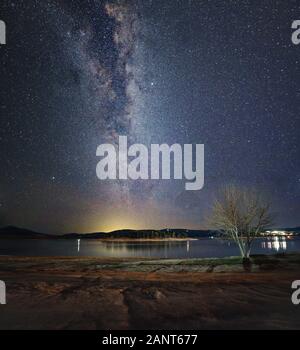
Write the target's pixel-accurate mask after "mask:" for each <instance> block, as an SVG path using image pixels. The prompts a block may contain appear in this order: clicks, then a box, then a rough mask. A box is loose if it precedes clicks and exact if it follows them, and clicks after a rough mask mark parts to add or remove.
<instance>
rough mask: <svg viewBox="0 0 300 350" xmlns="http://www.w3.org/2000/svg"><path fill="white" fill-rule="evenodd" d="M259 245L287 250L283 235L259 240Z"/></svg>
mask: <svg viewBox="0 0 300 350" xmlns="http://www.w3.org/2000/svg"><path fill="white" fill-rule="evenodd" d="M261 247H262V248H263V249H268V250H275V251H277V252H278V251H279V250H283V251H286V250H287V241H286V238H285V237H270V238H267V241H263V242H261Z"/></svg>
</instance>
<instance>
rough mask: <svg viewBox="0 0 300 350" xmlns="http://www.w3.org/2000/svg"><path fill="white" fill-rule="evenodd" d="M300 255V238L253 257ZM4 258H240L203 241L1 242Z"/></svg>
mask: <svg viewBox="0 0 300 350" xmlns="http://www.w3.org/2000/svg"><path fill="white" fill-rule="evenodd" d="M280 252H300V237H297V238H285V237H273V238H259V239H257V240H256V241H255V242H254V245H253V249H252V254H274V253H280ZM0 255H13V256H86V257H106V258H111V257H112V258H130V257H135V258H137V257H139V258H143V257H144V258H167V259H174V258H178V259H184V258H211V257H220V258H221V257H227V256H235V255H239V250H238V248H237V246H236V245H235V244H234V243H233V242H232V241H229V240H222V239H216V238H215V239H210V238H203V239H199V240H195V241H189V242H185V241H152V242H141V241H139V242H103V241H99V240H80V241H78V240H71V239H70V240H33V239H24V240H22V239H20V240H12V239H11V240H8V239H1V240H0Z"/></svg>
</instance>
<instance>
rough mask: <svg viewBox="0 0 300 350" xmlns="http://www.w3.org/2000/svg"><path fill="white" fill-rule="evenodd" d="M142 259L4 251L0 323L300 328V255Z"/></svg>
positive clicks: (22, 325) (57, 326) (43, 326)
mask: <svg viewBox="0 0 300 350" xmlns="http://www.w3.org/2000/svg"><path fill="white" fill-rule="evenodd" d="M252 271H253V272H250V273H249V272H245V271H244V269H243V266H242V264H241V263H240V260H239V259H237V258H233V259H219V260H186V261H184V260H173V261H164V260H158V261H149V260H144V261H141V260H139V261H137V260H130V261H128V260H127V261H125V260H120V259H119V260H111V259H110V260H108V259H95V258H81V259H78V258H8V257H0V280H3V281H5V282H6V286H7V305H0V329H104V330H108V329H111V330H113V329H182V330H183V329H232V328H234V329H265V328H267V329H286V328H290V329H300V305H299V306H295V305H293V304H292V302H291V294H292V290H291V283H292V281H294V280H299V279H300V256H299V255H289V256H277V257H269V258H267V257H255V258H254V265H253V267H252Z"/></svg>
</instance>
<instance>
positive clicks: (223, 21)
mask: <svg viewBox="0 0 300 350" xmlns="http://www.w3.org/2000/svg"><path fill="white" fill-rule="evenodd" d="M0 9H1V11H0V18H1V19H2V20H4V21H5V22H6V24H7V28H8V38H7V45H5V46H1V47H0V58H1V65H0V72H1V73H0V76H1V80H0V88H1V89H0V101H1V104H0V113H1V119H0V149H1V153H0V162H1V169H0V220H1V222H0V224H3V225H4V224H13V225H17V226H23V227H27V228H32V229H35V230H38V231H43V232H70V231H76V232H88V231H101V230H112V229H116V228H164V227H186V228H202V227H204V226H205V223H204V218H205V216H206V214H207V211H208V210H209V206H210V205H211V202H212V199H213V196H214V193H215V191H216V190H217V189H218V188H219V187H220V186H222V185H224V184H228V183H236V184H241V185H244V186H249V187H251V186H254V187H257V188H258V189H260V190H261V192H263V193H264V194H265V195H267V196H269V197H271V198H272V203H273V210H274V211H275V212H276V213H277V222H276V225H277V226H295V225H299V209H300V208H299V194H300V175H299V173H300V162H299V126H300V121H299V118H300V108H299V106H300V104H299V99H300V89H299V77H300V75H299V73H300V63H299V61H300V47H299V46H295V45H293V44H292V42H291V34H292V30H291V23H292V21H293V20H295V19H299V18H300V8H299V4H298V1H292V0H289V1H277V0H275V1H274V0H273V1H271V0H264V1H247V0H245V1H239V2H237V1H210V0H206V1H200V0H189V1H183V0H172V1H171V0H162V1H152V0H147V1H146V0H143V1H142V0H135V1H109V0H107V1H100V0H87V1H84V2H83V1H79V0H63V1H58V0H53V1H46V0H45V1H44V0H43V1H34V0H27V1H9V0H4V1H2V2H1V5H0ZM119 135H126V136H128V137H129V139H130V141H131V142H141V143H143V144H146V145H150V144H151V143H168V144H174V143H180V144H184V143H203V144H205V187H204V189H203V190H201V191H199V192H193V193H192V192H187V191H185V189H184V181H182V182H181V181H167V182H166V181H151V180H149V181H126V182H124V181H123V182H122V181H116V182H101V181H99V180H98V179H97V178H96V172H95V169H96V164H97V158H96V149H97V146H98V145H100V144H101V143H104V142H109V143H116V142H117V139H118V136H119Z"/></svg>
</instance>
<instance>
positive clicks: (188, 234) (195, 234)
mask: <svg viewBox="0 0 300 350" xmlns="http://www.w3.org/2000/svg"><path fill="white" fill-rule="evenodd" d="M213 234H214V231H201V230H186V229H164V230H118V231H113V232H109V233H104V232H98V233H87V234H76V233H71V234H66V235H63V236H60V238H66V239H67V238H77V239H98V238H101V239H114V238H115V239H120V238H127V239H155V238H200V237H202V238H203V237H210V236H212V235H213Z"/></svg>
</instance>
